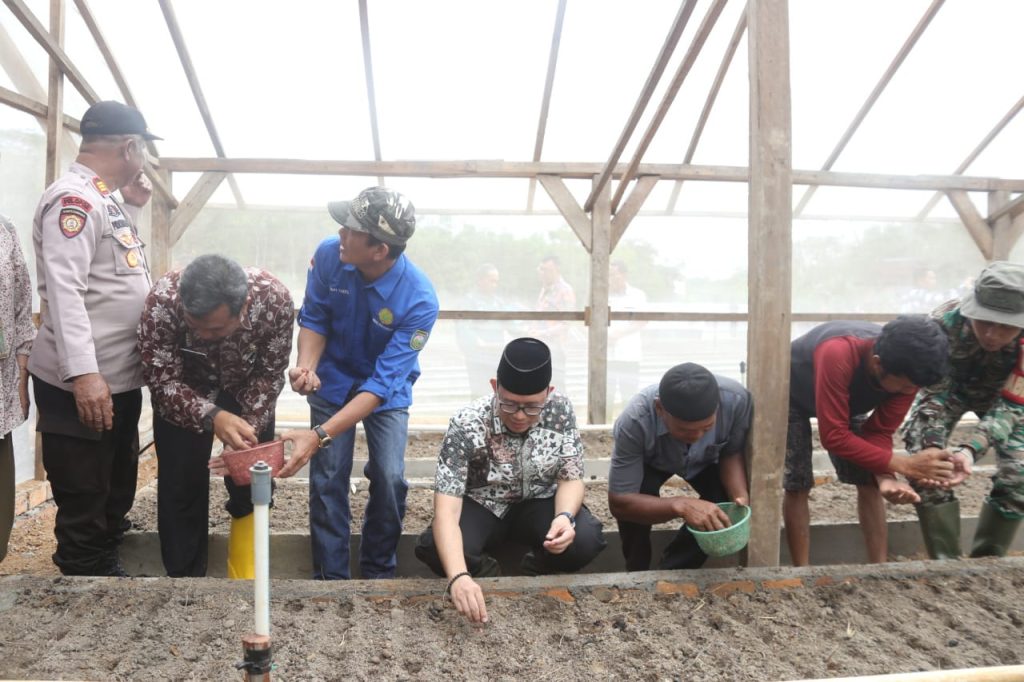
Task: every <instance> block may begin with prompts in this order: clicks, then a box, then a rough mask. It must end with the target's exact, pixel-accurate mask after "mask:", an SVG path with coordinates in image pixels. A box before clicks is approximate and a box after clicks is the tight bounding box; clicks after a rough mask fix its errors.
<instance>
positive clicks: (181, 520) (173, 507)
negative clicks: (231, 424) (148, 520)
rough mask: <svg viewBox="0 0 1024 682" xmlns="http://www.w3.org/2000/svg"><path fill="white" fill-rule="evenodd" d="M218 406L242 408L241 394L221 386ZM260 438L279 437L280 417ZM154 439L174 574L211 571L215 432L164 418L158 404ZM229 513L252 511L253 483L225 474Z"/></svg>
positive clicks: (164, 536) (162, 526) (161, 513)
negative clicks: (241, 482) (237, 397)
mask: <svg viewBox="0 0 1024 682" xmlns="http://www.w3.org/2000/svg"><path fill="white" fill-rule="evenodd" d="M215 402H216V404H217V406H218V407H220V408H223V409H224V410H227V411H228V412H231V413H233V414H238V413H239V412H240V411H241V407H240V406H239V405H238V402H237V401H236V400H235V398H234V397H233V396H231V395H229V394H227V393H224V392H221V393H220V395H218V396H217V400H216V401H215ZM258 438H259V440H260V442H263V441H268V440H272V439H273V438H274V419H273V418H271V419H270V423H269V424H267V426H266V428H264V429H263V431H261V432H260V433H259V434H258ZM153 440H154V441H155V444H156V457H157V462H158V463H159V472H158V475H157V487H156V491H157V530H158V531H159V532H160V556H161V558H162V559H163V562H164V569H165V570H166V571H167V575H168V576H170V577H172V578H183V577H202V576H204V575H206V564H207V557H208V554H209V552H208V543H209V537H210V470H209V469H208V468H207V466H206V465H207V463H208V462H209V461H210V450H211V448H212V447H213V434H212V433H196V432H195V431H191V430H189V429H183V428H182V427H180V426H176V425H175V424H172V423H171V422H169V421H167V420H166V419H163V418H162V417H161V416H160V415H159V414H158V413H157V410H156V406H155V405H154V406H153ZM224 486H225V487H226V488H227V490H228V502H227V504H226V505H225V509H227V511H228V513H229V514H231V516H232V517H234V518H236V519H237V518H241V517H243V516H248V515H249V514H251V513H252V493H251V492H250V486H247V485H246V486H239V485H235V484H234V483H233V482H232V481H231V478H230V477H229V476H225V477H224Z"/></svg>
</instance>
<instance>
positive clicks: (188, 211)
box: [169, 172, 227, 247]
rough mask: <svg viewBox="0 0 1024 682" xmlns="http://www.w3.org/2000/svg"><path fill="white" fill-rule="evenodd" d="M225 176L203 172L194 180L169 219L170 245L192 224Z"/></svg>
mask: <svg viewBox="0 0 1024 682" xmlns="http://www.w3.org/2000/svg"><path fill="white" fill-rule="evenodd" d="M226 177H227V173H214V172H209V173H203V175H202V176H201V177H200V178H199V179H198V180H197V181H196V184H195V185H193V186H192V189H190V190H189V192H188V195H186V196H185V198H184V199H183V200H182V201H181V203H180V204H178V209H177V210H176V211H175V212H174V216H173V217H172V219H171V229H170V238H169V241H170V245H171V246H172V247H173V246H174V245H175V244H177V243H178V240H179V239H181V236H182V235H183V234H185V230H187V229H188V226H189V225H191V224H192V221H193V220H195V218H196V216H197V215H199V212H200V211H202V210H203V206H206V202H207V201H209V200H210V197H211V196H213V193H214V192H216V191H217V188H218V187H220V183H221V182H222V181H223V180H224V178H226Z"/></svg>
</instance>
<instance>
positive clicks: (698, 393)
mask: <svg viewBox="0 0 1024 682" xmlns="http://www.w3.org/2000/svg"><path fill="white" fill-rule="evenodd" d="M658 398H659V399H660V400H661V406H662V407H663V408H665V411H667V412H668V413H669V414H670V415H672V416H673V417H675V418H676V419H682V420H683V421H684V422H699V421H703V420H705V419H707V418H708V417H710V416H711V415H713V414H714V413H715V411H716V410H717V409H718V401H719V394H718V382H717V381H716V380H715V375H714V374H712V373H711V372H709V371H708V370H706V369H705V368H703V367H701V366H700V365H697V364H694V363H692V362H684V363H683V364H681V365H676V366H675V367H673V368H672V369H670V370H669V371H667V372H665V376H663V377H662V378H661V383H660V384H658Z"/></svg>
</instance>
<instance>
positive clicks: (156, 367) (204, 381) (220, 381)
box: [139, 268, 295, 433]
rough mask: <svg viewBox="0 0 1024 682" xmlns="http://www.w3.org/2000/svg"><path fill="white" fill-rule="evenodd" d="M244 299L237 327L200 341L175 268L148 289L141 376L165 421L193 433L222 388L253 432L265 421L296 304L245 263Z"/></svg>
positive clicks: (278, 385) (284, 365)
mask: <svg viewBox="0 0 1024 682" xmlns="http://www.w3.org/2000/svg"><path fill="white" fill-rule="evenodd" d="M245 272H246V274H247V275H248V278H249V297H248V300H247V306H246V309H245V311H244V312H243V315H242V325H241V326H240V327H239V328H238V329H237V330H235V331H234V332H233V333H232V334H231V335H230V336H227V337H225V338H223V339H220V340H217V341H203V340H201V339H199V338H198V337H196V336H195V335H194V334H193V333H192V331H191V329H190V328H189V327H188V325H187V324H186V323H185V310H184V308H183V307H182V305H181V299H180V298H179V297H178V280H179V278H180V276H181V272H180V271H174V272H169V273H167V274H166V275H164V276H163V277H162V278H160V280H159V281H158V282H157V283H156V284H155V285H154V286H153V290H152V291H150V293H149V296H147V297H146V306H145V309H144V310H143V313H142V322H141V324H140V325H139V350H140V351H141V352H142V365H143V374H144V377H145V380H146V385H147V386H149V390H150V393H151V394H152V396H153V407H154V409H155V410H156V411H157V413H158V414H159V415H160V416H161V417H162V418H163V419H165V420H167V421H169V422H171V423H172V424H175V425H177V426H180V427H182V428H186V429H189V430H192V431H195V432H197V433H201V432H202V431H203V430H204V429H203V417H205V416H206V414H207V413H208V412H210V410H212V409H213V408H214V401H215V400H216V398H217V394H218V393H220V392H221V391H227V392H228V393H229V394H231V395H232V396H234V398H235V399H236V400H237V401H238V404H239V405H241V406H242V414H240V415H239V416H240V417H242V418H243V419H245V420H246V421H247V422H248V423H249V424H250V425H251V426H252V427H253V428H254V429H255V430H256V431H257V432H259V431H260V430H261V429H263V427H265V426H266V425H267V423H268V422H269V419H270V417H271V415H272V414H273V412H274V407H275V406H276V404H277V397H278V395H279V394H280V393H281V389H282V388H283V387H284V376H285V375H284V373H285V370H287V369H288V360H289V357H290V355H291V349H292V324H293V321H294V317H295V308H294V304H293V303H292V297H291V294H290V293H289V292H288V289H287V287H285V285H284V284H282V283H281V282H280V280H278V279H277V278H276V277H274V276H273V275H271V274H270V273H269V272H266V271H265V270H260V269H258V268H246V269H245Z"/></svg>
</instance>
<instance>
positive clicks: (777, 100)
mask: <svg viewBox="0 0 1024 682" xmlns="http://www.w3.org/2000/svg"><path fill="white" fill-rule="evenodd" d="M747 11H748V24H749V29H748V30H749V33H748V41H749V42H748V45H749V61H750V209H749V212H750V218H749V223H748V230H749V241H748V256H747V264H748V270H749V275H748V277H749V283H748V286H747V292H748V293H747V301H748V303H747V307H748V309H749V311H750V322H749V324H748V326H747V358H748V363H749V367H750V373H749V378H748V386H749V388H750V392H751V394H752V395H753V398H754V404H755V405H756V406H757V408H756V409H755V410H754V421H753V428H752V429H751V435H750V437H749V439H748V441H749V442H748V445H749V450H750V453H751V467H750V468H751V476H750V503H751V506H753V507H754V509H756V510H757V513H755V514H754V515H753V516H752V518H751V531H750V544H749V546H748V550H747V562H748V564H749V565H750V566H777V565H778V563H779V526H780V525H781V524H780V522H781V510H782V472H783V460H784V455H785V452H786V423H787V421H788V418H787V417H788V403H787V401H786V399H785V396H788V395H789V352H790V348H789V334H787V333H780V332H783V331H784V330H788V329H790V325H791V315H792V292H791V286H792V268H793V213H792V210H793V209H792V207H793V186H792V177H791V169H792V166H793V160H792V113H791V102H790V85H789V17H788V14H789V9H788V1H787V0H750V2H749V5H748V9H747Z"/></svg>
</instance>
